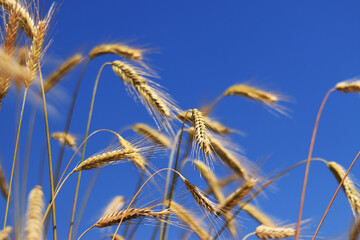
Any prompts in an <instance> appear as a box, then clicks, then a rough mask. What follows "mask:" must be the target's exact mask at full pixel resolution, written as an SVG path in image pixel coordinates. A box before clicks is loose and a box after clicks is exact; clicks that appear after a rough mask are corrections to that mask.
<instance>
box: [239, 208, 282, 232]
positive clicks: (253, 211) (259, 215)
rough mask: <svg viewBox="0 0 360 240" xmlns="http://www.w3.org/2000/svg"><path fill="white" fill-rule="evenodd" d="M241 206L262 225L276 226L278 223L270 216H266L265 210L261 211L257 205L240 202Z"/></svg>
mask: <svg viewBox="0 0 360 240" xmlns="http://www.w3.org/2000/svg"><path fill="white" fill-rule="evenodd" d="M239 206H240V207H241V208H242V209H243V210H244V211H245V212H247V214H249V215H250V216H251V217H253V218H254V219H255V220H256V221H258V222H259V223H261V224H262V225H265V226H268V227H273V228H274V227H276V224H275V223H274V222H273V221H272V220H271V219H270V217H268V216H266V214H264V213H263V212H261V211H260V210H259V209H258V208H256V207H255V206H253V205H251V204H249V203H240V204H239Z"/></svg>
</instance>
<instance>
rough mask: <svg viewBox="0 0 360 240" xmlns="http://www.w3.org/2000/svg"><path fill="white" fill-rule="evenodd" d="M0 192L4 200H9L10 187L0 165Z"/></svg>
mask: <svg viewBox="0 0 360 240" xmlns="http://www.w3.org/2000/svg"><path fill="white" fill-rule="evenodd" d="M0 190H1V193H2V195H3V196H4V198H5V199H7V197H8V193H9V185H8V184H7V182H6V178H5V174H4V171H3V168H2V166H1V165H0Z"/></svg>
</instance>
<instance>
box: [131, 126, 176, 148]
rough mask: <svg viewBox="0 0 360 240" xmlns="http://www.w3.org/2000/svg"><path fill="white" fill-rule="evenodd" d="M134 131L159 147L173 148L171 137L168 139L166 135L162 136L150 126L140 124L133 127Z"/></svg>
mask: <svg viewBox="0 0 360 240" xmlns="http://www.w3.org/2000/svg"><path fill="white" fill-rule="evenodd" d="M132 129H133V130H134V131H135V132H136V133H138V134H140V135H142V136H144V137H145V138H146V139H149V140H150V141H152V142H154V143H155V144H157V145H158V146H161V147H165V148H171V140H170V138H169V137H167V136H166V135H164V134H161V133H160V132H159V131H157V130H156V129H153V128H151V127H150V126H148V125H146V124H143V123H138V124H135V125H133V126H132Z"/></svg>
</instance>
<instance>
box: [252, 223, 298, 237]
mask: <svg viewBox="0 0 360 240" xmlns="http://www.w3.org/2000/svg"><path fill="white" fill-rule="evenodd" d="M295 233H296V231H295V229H293V228H285V227H275V228H274V227H268V226H264V225H260V226H259V227H257V228H256V230H255V234H256V236H257V237H258V238H259V239H281V238H288V237H293V236H295Z"/></svg>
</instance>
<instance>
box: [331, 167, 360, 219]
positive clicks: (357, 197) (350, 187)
mask: <svg viewBox="0 0 360 240" xmlns="http://www.w3.org/2000/svg"><path fill="white" fill-rule="evenodd" d="M326 165H327V167H328V168H329V169H330V171H331V172H332V173H333V175H334V177H335V178H336V180H337V181H338V182H339V183H340V182H341V180H342V179H343V177H344V176H345V173H346V170H345V169H344V168H343V167H342V166H341V165H340V164H338V163H336V162H327V163H326ZM342 189H343V190H344V192H345V195H346V197H347V199H348V201H349V203H350V206H351V209H352V211H353V214H354V216H357V215H358V214H360V194H359V192H358V191H357V189H356V187H355V186H354V183H353V181H352V180H351V178H350V177H349V176H347V177H346V179H345V180H344V182H343V185H342Z"/></svg>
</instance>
